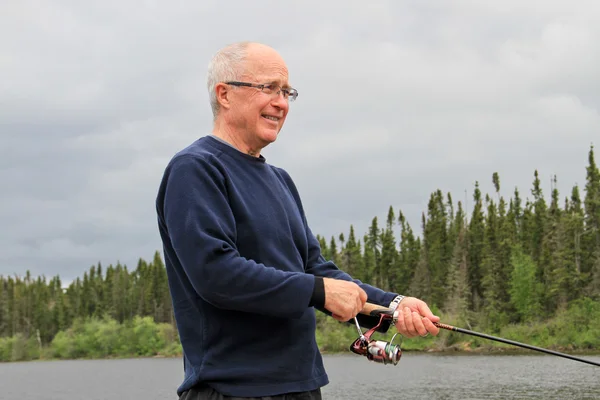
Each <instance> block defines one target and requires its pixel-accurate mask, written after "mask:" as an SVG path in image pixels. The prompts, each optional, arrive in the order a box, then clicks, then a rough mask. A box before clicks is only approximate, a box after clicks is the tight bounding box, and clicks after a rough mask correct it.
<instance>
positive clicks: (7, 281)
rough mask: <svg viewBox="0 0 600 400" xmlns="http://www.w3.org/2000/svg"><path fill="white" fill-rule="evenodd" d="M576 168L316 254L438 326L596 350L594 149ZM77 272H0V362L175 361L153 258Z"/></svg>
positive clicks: (599, 195) (598, 198) (393, 216)
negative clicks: (424, 311)
mask: <svg viewBox="0 0 600 400" xmlns="http://www.w3.org/2000/svg"><path fill="white" fill-rule="evenodd" d="M585 168H586V181H585V187H582V188H580V187H578V186H577V185H575V186H573V187H572V189H571V191H570V193H566V194H561V193H559V191H558V189H557V188H556V185H553V188H552V190H551V193H548V196H546V194H545V193H543V192H542V189H541V181H540V178H539V174H538V171H533V174H532V186H531V189H530V193H526V194H524V193H521V192H520V191H519V190H518V189H514V192H513V194H512V197H511V198H509V199H506V198H504V197H502V196H501V195H500V177H499V175H498V174H497V173H494V174H493V176H491V177H490V179H491V180H492V182H493V184H494V187H495V193H490V194H484V193H481V191H480V189H479V184H478V183H476V184H475V187H474V190H473V193H472V202H470V208H471V211H470V212H469V213H467V212H466V210H465V208H464V205H463V204H462V203H461V202H460V201H459V202H456V203H455V202H454V200H453V198H452V195H451V194H450V193H447V194H444V193H442V192H441V191H439V190H438V191H435V192H434V193H432V194H431V196H430V199H429V201H428V205H427V209H426V210H424V211H423V213H422V218H421V227H420V233H417V232H416V231H415V229H414V228H413V227H411V226H410V225H409V224H408V222H407V221H406V219H405V217H404V215H403V214H402V211H401V210H397V211H396V210H394V208H393V207H390V208H389V211H388V214H387V219H386V220H385V221H378V219H377V218H373V220H372V223H371V225H370V228H369V229H368V232H366V233H365V234H364V235H362V237H361V236H359V235H358V233H357V232H355V230H354V227H353V226H350V227H349V231H348V232H346V233H340V234H339V236H337V237H331V238H324V237H322V236H318V239H319V241H320V243H321V246H322V250H323V253H324V255H325V257H326V258H327V259H332V260H334V261H335V263H336V264H337V265H338V266H339V267H340V268H341V269H342V270H345V271H347V272H348V273H350V274H351V275H352V276H354V277H355V278H357V279H360V280H362V281H363V282H367V283H372V284H374V285H376V286H378V287H381V288H384V289H390V290H393V291H396V292H400V293H402V294H405V295H409V296H415V297H420V298H422V299H424V300H425V301H427V302H428V303H429V304H430V305H431V306H432V308H433V309H434V312H436V313H437V314H438V315H440V316H441V317H442V322H449V323H452V322H453V323H456V324H461V325H463V326H467V327H469V328H474V327H478V328H480V329H485V330H486V331H487V332H489V333H497V332H507V331H505V329H507V327H515V326H517V327H519V326H520V327H527V326H534V325H535V324H538V325H539V324H546V325H540V326H543V327H544V328H543V329H545V330H546V331H545V332H546V336H548V335H550V336H551V335H552V331H553V330H554V331H556V329H555V328H556V327H557V326H558V325H556V324H555V325H548V321H553V320H555V319H556V318H558V317H559V316H561V315H562V316H565V315H566V317H564V318H567V319H568V320H565V321H567V322H565V321H563V325H576V328H575V329H576V332H579V333H578V334H577V335H579V336H578V338H579V339H574V338H573V337H569V338H563V339H564V340H563V347H566V348H590V349H591V348H592V346H598V345H600V343H598V338H597V337H595V334H594V333H593V332H598V329H600V326H598V323H597V321H598V320H600V172H599V170H598V167H597V165H596V162H595V159H594V148H593V146H592V147H591V148H590V150H589V153H588V159H587V166H586V167H585ZM554 179H555V182H556V178H554ZM82 272H83V275H82V276H81V277H79V278H77V279H75V280H74V281H73V282H72V283H71V284H70V285H68V287H66V288H63V285H62V282H61V278H60V277H59V276H54V277H52V278H50V279H47V278H46V277H44V276H40V277H36V278H34V277H32V276H31V275H30V273H29V272H26V273H25V274H24V275H23V276H17V275H15V276H0V361H2V360H4V361H11V360H21V359H34V358H43V357H48V358H52V357H58V358H76V357H86V356H90V357H105V356H115V355H126V356H129V355H155V354H170V355H173V354H177V345H178V341H177V334H176V328H175V324H174V317H173V314H172V310H171V302H170V296H169V289H168V282H167V275H166V270H165V267H164V263H163V261H162V259H161V256H160V253H159V252H158V251H157V252H156V253H155V254H154V257H153V259H152V260H151V261H149V262H148V261H145V260H144V259H140V260H139V261H138V263H137V265H136V266H135V267H134V268H128V266H126V265H121V264H119V263H117V264H116V265H108V266H107V267H103V266H102V264H101V263H98V264H97V265H93V266H91V267H90V268H89V269H88V270H85V271H82ZM319 314H320V313H319ZM569 318H570V319H569ZM323 319H324V317H323V316H321V315H320V316H319V327H320V328H319V329H320V332H317V334H318V339H319V340H320V343H321V344H322V347H323V348H326V349H335V346H328V345H327V344H326V343H328V342H333V341H337V340H334V339H336V338H334V339H331V340H328V339H327V338H326V337H325V336H323V335H325V334H330V335H331V334H335V332H334V333H331V332H329V333H327V332H325V331H329V329H326V328H325V326H333V325H332V324H336V327H337V326H339V328H336V329H341V330H344V333H343V334H342V335H346V334H348V335H350V336H348V337H352V335H354V334H355V330H354V331H351V330H352V327H347V326H344V325H343V324H340V323H337V322H336V321H334V322H332V321H333V320H332V319H328V321H323ZM329 320H332V321H329ZM324 324H326V325H324ZM552 326H554V328H552ZM572 328H573V327H571V329H572ZM523 329H528V328H523ZM503 330H504V331H503ZM548 330H550V332H549V333H548ZM332 331H335V329H333V330H332ZM349 331H351V332H350V333H347V332H349ZM510 332H512V333H515V334H516V331H510ZM586 332H589V333H586ZM554 333H555V334H556V332H554ZM523 335H525V336H527V335H528V334H523ZM529 335H530V333H529ZM581 335H583V339H581ZM586 335H587V336H586ZM596 336H597V335H596ZM527 337H530V336H527ZM530 338H531V337H530ZM427 340H429V341H432V340H434V339H433V338H428V339H427ZM516 340H518V339H516ZM540 340H541V339H540ZM529 342H530V343H531V341H529ZM426 343H432V342H426ZM537 343H544V342H543V341H539V342H537ZM574 343H575V344H574ZM347 344H348V343H346V342H343V343H342V346H341V347H340V349H347ZM438 347H439V343H438ZM165 348H168V349H169V350H168V351H166V350H164V349H165ZM90 349H95V350H90Z"/></svg>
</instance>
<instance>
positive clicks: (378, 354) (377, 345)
mask: <svg viewBox="0 0 600 400" xmlns="http://www.w3.org/2000/svg"><path fill="white" fill-rule="evenodd" d="M360 313H361V314H363V315H369V316H373V317H376V316H379V323H377V324H376V325H375V326H374V327H373V328H371V329H369V330H368V331H367V332H366V333H363V332H362V329H361V328H360V325H359V323H358V320H357V319H356V318H354V322H355V324H356V329H357V330H358V332H359V337H358V339H356V340H355V341H354V342H353V343H352V344H351V345H350V350H351V351H352V352H353V353H356V354H359V355H362V356H365V357H367V358H368V359H369V360H371V361H375V362H378V363H382V364H393V365H396V364H398V362H399V361H400V358H401V357H402V349H401V348H400V346H399V345H397V344H394V339H395V337H396V335H398V333H396V334H394V336H393V337H392V340H391V341H390V342H385V341H381V340H374V339H371V337H372V335H373V333H375V331H377V329H379V328H380V327H381V324H382V323H383V322H384V321H386V320H390V319H391V320H392V322H393V321H394V311H392V310H391V309H389V308H387V307H383V306H378V305H376V304H372V303H366V304H365V306H364V308H363V309H362V310H361V312H360ZM433 324H434V325H435V326H437V327H438V328H442V329H446V330H449V331H453V332H459V333H464V334H467V335H472V336H478V337H481V338H484V339H489V340H494V341H497V342H502V343H506V344H510V345H513V346H519V347H523V348H525V349H529V350H535V351H539V352H542V353H547V354H551V355H555V356H559V357H564V358H568V359H570V360H574V361H579V362H583V363H587V364H591V365H595V366H598V367H600V363H598V362H595V361H591V360H586V359H584V358H579V357H575V356H572V355H570V354H565V353H560V352H558V351H554V350H549V349H544V348H542V347H537V346H532V345H529V344H525V343H520V342H516V341H514V340H509V339H504V338H500V337H496V336H491V335H487V334H485V333H480V332H475V331H471V330H468V329H463V328H457V327H455V326H452V325H448V324H442V323H439V322H434V323H433Z"/></svg>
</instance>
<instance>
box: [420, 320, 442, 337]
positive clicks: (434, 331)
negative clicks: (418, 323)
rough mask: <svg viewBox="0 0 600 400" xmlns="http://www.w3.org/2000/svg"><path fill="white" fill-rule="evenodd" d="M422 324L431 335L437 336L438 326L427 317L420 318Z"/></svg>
mask: <svg viewBox="0 0 600 400" xmlns="http://www.w3.org/2000/svg"><path fill="white" fill-rule="evenodd" d="M422 322H423V326H425V329H427V332H429V333H431V334H432V335H433V336H437V335H438V333H440V328H438V327H437V326H435V325H434V324H433V322H431V321H430V320H429V318H423V320H422Z"/></svg>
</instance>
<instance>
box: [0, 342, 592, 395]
mask: <svg viewBox="0 0 600 400" xmlns="http://www.w3.org/2000/svg"><path fill="white" fill-rule="evenodd" d="M581 357H582V358H588V359H590V360H594V361H597V362H600V356H581ZM325 366H326V368H327V371H328V373H329V378H330V381H331V383H330V384H329V385H328V386H325V387H324V388H323V389H322V390H323V398H324V400H342V399H343V400H354V399H356V400H358V399H361V400H363V399H447V400H452V399H461V400H465V399H560V400H566V399H578V400H579V399H600V367H596V366H593V365H588V364H584V363H581V362H577V361H572V360H568V359H564V358H561V357H555V356H549V355H473V354H466V355H456V354H450V355H449V354H439V353H436V354H431V353H429V354H424V353H411V352H406V351H405V352H404V353H403V355H402V359H401V360H400V363H399V364H398V365H396V366H393V365H382V364H377V363H374V362H370V361H368V360H367V359H366V358H364V357H361V356H357V355H354V354H342V355H326V356H325ZM181 377H182V363H181V360H180V359H161V358H155V359H126V360H72V361H71V360H66V361H34V362H22V363H5V364H0V399H3V400H4V399H7V400H8V399H11V400H12V399H15V400H17V399H18V400H39V399H44V400H58V399H60V400H66V399H86V400H101V399H102V400H104V399H144V400H149V399H176V398H177V397H176V395H175V390H176V388H177V386H178V385H179V384H180V382H181Z"/></svg>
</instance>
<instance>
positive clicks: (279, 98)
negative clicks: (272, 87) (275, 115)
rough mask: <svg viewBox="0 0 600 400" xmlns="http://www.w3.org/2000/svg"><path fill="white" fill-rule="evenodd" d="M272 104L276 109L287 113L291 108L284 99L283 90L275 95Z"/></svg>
mask: <svg viewBox="0 0 600 400" xmlns="http://www.w3.org/2000/svg"><path fill="white" fill-rule="evenodd" d="M271 104H272V105H273V106H274V107H277V108H281V109H283V110H285V111H287V110H288V108H289V106H290V105H289V102H288V100H287V99H286V98H285V97H284V95H283V91H282V90H279V92H277V93H275V94H274V95H273V97H272V100H271Z"/></svg>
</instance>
